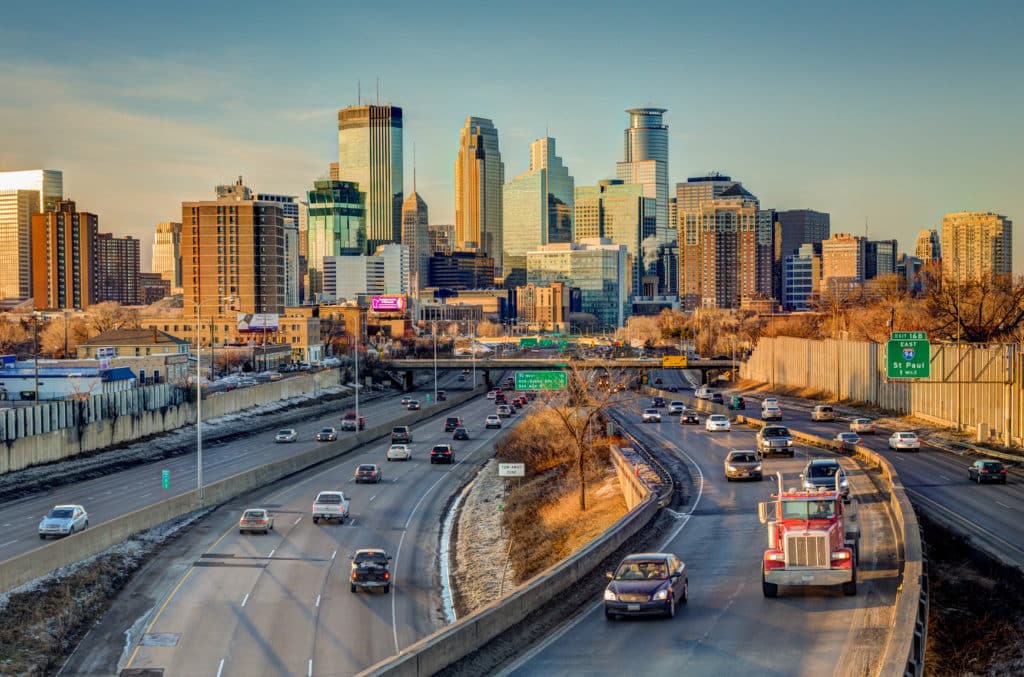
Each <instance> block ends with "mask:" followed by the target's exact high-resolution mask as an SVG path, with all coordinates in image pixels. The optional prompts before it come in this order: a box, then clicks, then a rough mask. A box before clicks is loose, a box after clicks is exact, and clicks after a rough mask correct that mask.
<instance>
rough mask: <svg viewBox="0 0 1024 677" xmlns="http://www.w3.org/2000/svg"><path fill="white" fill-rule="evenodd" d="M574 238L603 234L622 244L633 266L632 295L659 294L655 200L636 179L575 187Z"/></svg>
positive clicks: (586, 237) (602, 235)
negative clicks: (628, 181)
mask: <svg viewBox="0 0 1024 677" xmlns="http://www.w3.org/2000/svg"><path fill="white" fill-rule="evenodd" d="M576 233H577V235H576V241H577V242H582V241H584V240H593V239H594V238H606V239H608V240H610V241H611V242H612V243H613V244H621V245H625V247H626V251H628V252H629V255H630V259H631V261H632V266H633V269H632V271H631V275H630V277H631V278H632V282H633V284H632V287H631V289H630V290H629V293H630V295H631V296H656V295H657V294H658V286H659V285H658V246H659V243H658V239H657V204H656V201H655V199H654V198H652V197H648V196H646V194H645V190H644V187H643V186H641V185H640V184H637V183H629V184H627V183H623V182H622V181H621V180H619V179H608V180H604V181H600V182H598V185H596V186H580V187H579V188H577V189H576Z"/></svg>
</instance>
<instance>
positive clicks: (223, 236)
mask: <svg viewBox="0 0 1024 677" xmlns="http://www.w3.org/2000/svg"><path fill="white" fill-rule="evenodd" d="M222 189H224V190H222ZM216 193H217V196H218V197H217V199H216V200H208V201H195V202H182V203H181V223H182V228H181V267H182V286H183V288H184V306H185V310H184V312H185V316H186V317H189V316H193V315H195V313H196V304H202V305H201V306H200V312H201V313H202V314H203V315H205V316H218V315H224V314H226V313H228V312H231V311H232V310H236V311H237V312H240V313H281V312H283V311H284V300H285V270H284V267H285V263H284V262H285V256H284V250H285V241H284V240H285V230H284V224H283V218H282V216H281V205H280V204H277V203H274V202H260V201H258V200H254V199H252V192H251V191H250V190H249V189H248V188H246V187H245V186H244V185H242V182H241V177H239V180H238V182H237V183H236V184H235V185H234V186H218V188H217V191H216ZM229 296H230V297H232V299H231V300H227V298H226V297H229Z"/></svg>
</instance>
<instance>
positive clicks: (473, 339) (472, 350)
mask: <svg viewBox="0 0 1024 677" xmlns="http://www.w3.org/2000/svg"><path fill="white" fill-rule="evenodd" d="M470 323H471V324H472V320H471V321H470ZM469 354H470V355H471V356H472V357H473V385H472V387H470V390H473V389H475V388H476V325H473V330H472V332H470V338H469Z"/></svg>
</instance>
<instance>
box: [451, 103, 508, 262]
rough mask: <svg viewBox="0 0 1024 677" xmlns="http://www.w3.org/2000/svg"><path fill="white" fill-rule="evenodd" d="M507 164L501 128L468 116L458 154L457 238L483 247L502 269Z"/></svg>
mask: <svg viewBox="0 0 1024 677" xmlns="http://www.w3.org/2000/svg"><path fill="white" fill-rule="evenodd" d="M504 185H505V164H504V163H503V162H502V161H501V151H500V150H499V148H498V130H497V129H495V127H494V123H493V122H491V121H490V120H488V119H487V118H478V117H473V116H470V117H467V118H466V123H465V124H464V125H463V127H462V131H461V133H460V134H459V152H458V155H457V156H456V158H455V240H456V243H457V246H458V247H462V248H470V249H479V250H481V251H484V252H486V253H487V254H488V255H489V256H490V257H491V258H493V259H494V266H495V268H496V269H497V270H498V271H501V270H502V265H503V262H502V254H503V248H502V247H503V243H502V234H503V228H502V209H503V204H502V191H503V189H504Z"/></svg>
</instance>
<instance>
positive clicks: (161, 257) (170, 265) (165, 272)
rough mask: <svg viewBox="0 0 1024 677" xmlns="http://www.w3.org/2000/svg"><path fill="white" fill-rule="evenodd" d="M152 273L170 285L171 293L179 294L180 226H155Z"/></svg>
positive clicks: (160, 224)
mask: <svg viewBox="0 0 1024 677" xmlns="http://www.w3.org/2000/svg"><path fill="white" fill-rule="evenodd" d="M152 267H153V272H154V273H156V274H158V275H160V277H162V278H164V279H165V280H167V281H168V282H170V283H171V293H172V294H180V293H181V224H180V223H176V222H174V221H162V222H160V223H158V224H156V237H155V238H153V259H152Z"/></svg>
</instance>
